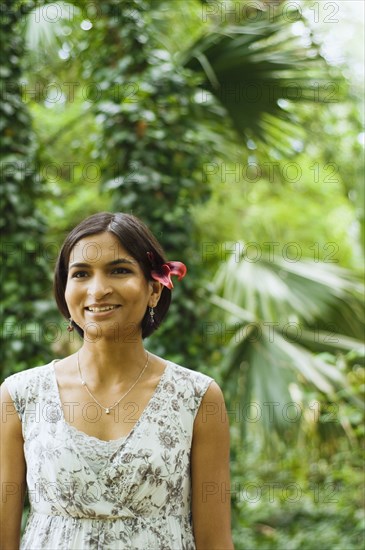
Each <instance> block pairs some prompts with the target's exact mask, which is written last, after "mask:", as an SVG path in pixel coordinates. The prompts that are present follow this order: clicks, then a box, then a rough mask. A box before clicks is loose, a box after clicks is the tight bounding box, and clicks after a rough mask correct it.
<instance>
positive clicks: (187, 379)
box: [168, 361, 213, 393]
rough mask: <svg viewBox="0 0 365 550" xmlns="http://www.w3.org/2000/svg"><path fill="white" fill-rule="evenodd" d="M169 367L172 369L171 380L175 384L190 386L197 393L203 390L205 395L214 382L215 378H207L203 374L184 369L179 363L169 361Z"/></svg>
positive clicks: (170, 372)
mask: <svg viewBox="0 0 365 550" xmlns="http://www.w3.org/2000/svg"><path fill="white" fill-rule="evenodd" d="M168 366H169V369H170V371H169V374H170V378H171V379H172V380H174V382H176V383H180V384H185V385H188V386H190V387H192V388H194V389H195V390H196V391H199V390H201V391H203V393H205V392H206V390H207V388H208V387H209V386H210V384H211V383H212V382H213V378H212V377H211V376H207V375H206V374H203V373H202V372H199V371H194V370H191V369H189V368H187V367H183V366H181V365H178V364H177V363H173V362H172V361H168Z"/></svg>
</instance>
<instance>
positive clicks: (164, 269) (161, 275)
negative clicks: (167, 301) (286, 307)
mask: <svg viewBox="0 0 365 550" xmlns="http://www.w3.org/2000/svg"><path fill="white" fill-rule="evenodd" d="M147 256H148V259H149V261H150V262H151V265H152V270H151V277H152V278H153V279H155V281H160V283H162V284H163V285H164V286H166V287H167V288H170V289H171V288H174V285H173V284H172V281H171V275H177V278H178V280H179V281H181V279H182V278H183V277H185V275H186V272H187V269H186V265H185V264H183V263H182V262H166V263H165V264H162V265H160V266H157V265H156V262H155V257H154V254H153V252H147Z"/></svg>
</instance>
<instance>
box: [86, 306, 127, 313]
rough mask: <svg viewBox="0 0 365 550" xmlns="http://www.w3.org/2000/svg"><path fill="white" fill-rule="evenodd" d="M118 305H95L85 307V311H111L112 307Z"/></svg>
mask: <svg viewBox="0 0 365 550" xmlns="http://www.w3.org/2000/svg"><path fill="white" fill-rule="evenodd" d="M118 307H120V306H118V305H116V306H100V307H96V306H91V307H86V308H85V309H86V310H87V311H92V312H93V313H100V312H102V311H112V310H113V309H117V308H118Z"/></svg>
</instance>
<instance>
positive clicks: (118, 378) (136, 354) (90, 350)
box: [79, 340, 147, 384]
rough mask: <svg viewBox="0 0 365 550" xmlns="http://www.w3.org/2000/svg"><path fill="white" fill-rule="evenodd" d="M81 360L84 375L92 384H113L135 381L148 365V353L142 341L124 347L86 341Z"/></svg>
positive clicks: (126, 344)
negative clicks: (146, 364)
mask: <svg viewBox="0 0 365 550" xmlns="http://www.w3.org/2000/svg"><path fill="white" fill-rule="evenodd" d="M79 359H80V364H81V368H82V373H83V375H84V376H85V377H87V378H88V379H89V380H90V382H93V383H101V384H102V383H107V384H113V383H118V382H123V381H128V380H134V379H135V378H136V377H137V376H138V374H139V373H140V372H141V370H142V369H143V367H144V365H145V363H146V360H147V352H146V350H145V349H144V347H143V342H142V340H140V341H138V342H131V343H123V345H121V344H120V343H118V345H111V343H110V342H102V341H100V342H94V343H93V342H85V341H84V344H83V346H82V347H81V348H80V351H79Z"/></svg>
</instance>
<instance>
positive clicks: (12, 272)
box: [0, 2, 51, 376]
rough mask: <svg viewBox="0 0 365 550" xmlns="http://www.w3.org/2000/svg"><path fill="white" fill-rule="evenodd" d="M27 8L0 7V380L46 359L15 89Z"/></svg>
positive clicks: (40, 237) (33, 170) (36, 225)
mask: <svg viewBox="0 0 365 550" xmlns="http://www.w3.org/2000/svg"><path fill="white" fill-rule="evenodd" d="M33 5H34V3H33V2H25V3H21V2H2V4H1V44H2V56H1V65H0V76H1V79H2V89H1V95H2V98H1V102H0V113H1V130H2V135H3V140H2V163H1V187H0V193H1V195H0V196H1V212H2V216H1V218H0V231H1V258H0V260H1V281H2V296H1V304H2V305H1V307H2V311H1V313H2V323H1V334H0V348H1V365H2V373H1V375H2V376H6V375H7V374H10V373H11V372H14V370H15V369H16V370H23V369H25V368H29V367H30V366H35V365H36V364H44V363H45V362H46V361H47V359H48V358H49V357H50V355H49V354H50V350H49V343H48V342H47V338H45V337H44V326H43V322H44V319H45V309H46V308H47V300H48V295H49V290H50V284H51V283H50V270H49V266H48V265H47V263H48V262H47V227H46V224H45V221H44V219H42V217H41V215H40V214H39V211H38V210H37V199H38V198H39V197H40V196H41V194H42V181H41V179H40V178H39V177H38V175H37V160H36V158H37V145H36V142H35V138H34V134H33V132H32V129H31V121H30V117H29V113H28V109H27V107H26V105H25V103H24V102H23V100H22V93H21V92H22V90H21V85H20V76H21V69H22V56H23V54H24V41H23V36H24V34H23V33H22V32H21V29H20V26H21V25H22V24H23V23H24V17H25V16H26V13H27V11H28V10H30V9H31V8H32V7H33Z"/></svg>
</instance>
